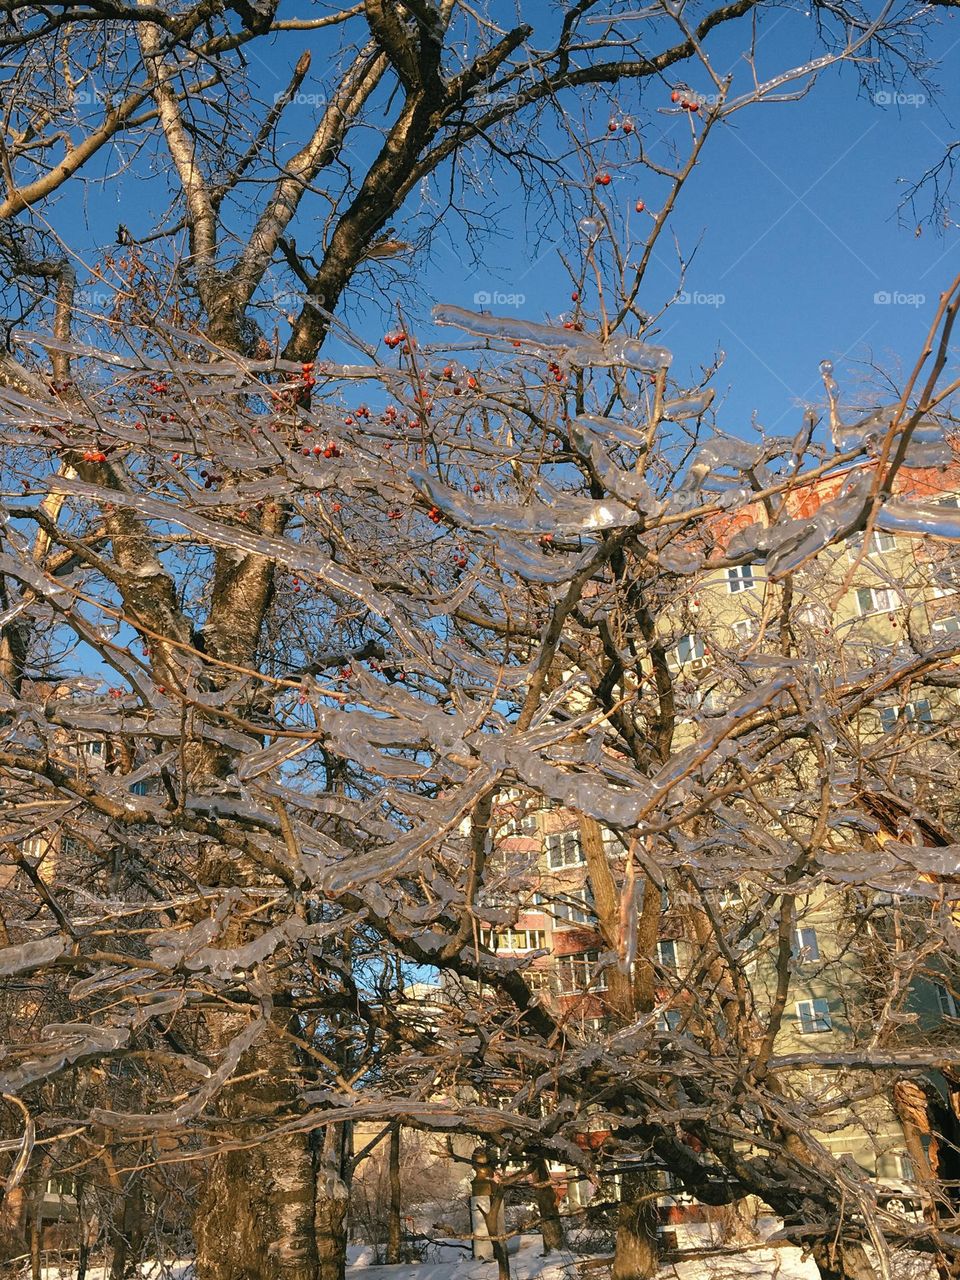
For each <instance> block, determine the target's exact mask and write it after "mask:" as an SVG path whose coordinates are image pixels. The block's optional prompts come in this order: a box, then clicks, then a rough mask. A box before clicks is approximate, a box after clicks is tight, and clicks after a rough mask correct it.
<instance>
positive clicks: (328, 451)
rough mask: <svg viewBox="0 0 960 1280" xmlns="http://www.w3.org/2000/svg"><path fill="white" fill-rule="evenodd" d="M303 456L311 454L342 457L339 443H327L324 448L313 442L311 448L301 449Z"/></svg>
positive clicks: (318, 456)
mask: <svg viewBox="0 0 960 1280" xmlns="http://www.w3.org/2000/svg"><path fill="white" fill-rule="evenodd" d="M302 453H303V456H304V457H305V458H309V457H310V455H311V454H313V456H314V457H315V458H342V457H343V451H342V450H341V448H340V446H339V445H336V444H328V445H327V446H326V448H324V446H323V445H322V444H315V445H314V446H313V448H312V449H309V448H307V449H303V450H302Z"/></svg>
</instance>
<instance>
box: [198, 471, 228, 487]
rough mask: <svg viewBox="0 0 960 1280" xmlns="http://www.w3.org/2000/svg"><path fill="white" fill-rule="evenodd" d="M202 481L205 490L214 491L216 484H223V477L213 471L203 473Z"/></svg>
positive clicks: (201, 473)
mask: <svg viewBox="0 0 960 1280" xmlns="http://www.w3.org/2000/svg"><path fill="white" fill-rule="evenodd" d="M200 479H201V480H202V481H203V487H204V488H205V489H212V488H213V486H214V485H215V484H220V483H222V481H223V476H218V475H214V473H213V472H212V471H201V472H200Z"/></svg>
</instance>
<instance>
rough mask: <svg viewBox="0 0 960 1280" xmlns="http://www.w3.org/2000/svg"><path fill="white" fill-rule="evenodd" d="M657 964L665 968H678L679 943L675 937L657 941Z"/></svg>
mask: <svg viewBox="0 0 960 1280" xmlns="http://www.w3.org/2000/svg"><path fill="white" fill-rule="evenodd" d="M657 964H659V965H662V966H663V968H664V969H676V967H677V944H676V941H675V940H674V939H673V938H664V939H663V940H662V941H661V942H658V943H657Z"/></svg>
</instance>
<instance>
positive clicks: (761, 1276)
mask: <svg viewBox="0 0 960 1280" xmlns="http://www.w3.org/2000/svg"><path fill="white" fill-rule="evenodd" d="M679 1236H680V1238H679V1240H678V1244H679V1245H680V1247H681V1248H696V1247H697V1246H702V1245H703V1244H704V1243H705V1241H704V1240H703V1239H700V1238H698V1236H697V1235H695V1234H694V1233H693V1232H688V1231H684V1230H683V1229H682V1228H681V1229H680V1232H679ZM540 1249H541V1242H540V1237H539V1236H537V1235H525V1236H521V1238H520V1241H519V1247H518V1248H517V1249H516V1251H515V1252H511V1255H510V1274H511V1280H605V1277H607V1276H608V1275H609V1272H607V1271H605V1270H604V1269H602V1268H596V1269H593V1268H591V1269H589V1270H588V1269H586V1268H585V1269H583V1270H579V1268H578V1264H581V1263H583V1262H585V1261H586V1259H585V1258H583V1257H581V1256H578V1255H576V1254H573V1253H570V1252H568V1251H564V1252H563V1253H561V1254H552V1255H551V1256H550V1257H549V1258H544V1257H543V1256H542V1255H541V1253H540ZM428 1254H429V1256H428V1258H427V1259H426V1260H425V1261H423V1262H421V1263H416V1264H413V1265H409V1266H406V1265H405V1266H397V1267H377V1266H373V1265H372V1258H373V1250H372V1249H370V1248H367V1247H364V1246H353V1247H351V1249H350V1251H349V1255H348V1257H349V1261H348V1266H347V1280H496V1276H497V1267H496V1263H493V1262H476V1261H474V1259H473V1258H471V1257H470V1255H469V1248H468V1246H466V1245H465V1244H463V1242H457V1243H455V1242H453V1241H439V1242H437V1243H436V1244H433V1245H431V1246H430V1247H429V1250H428ZM108 1274H109V1268H106V1269H105V1268H102V1267H90V1268H89V1269H88V1271H87V1280H107V1276H108ZM75 1275H76V1272H75V1271H74V1270H73V1268H72V1267H68V1266H64V1267H62V1268H60V1267H55V1266H54V1267H44V1268H43V1272H42V1277H43V1280H74V1277H75ZM139 1275H140V1277H142V1280H193V1271H192V1268H191V1266H190V1264H189V1262H186V1261H180V1262H168V1263H145V1264H144V1265H143V1267H141V1269H140V1272H139ZM661 1276H662V1277H663V1280H819V1272H818V1271H817V1268H816V1267H815V1266H814V1264H813V1262H811V1261H810V1260H809V1259H808V1260H807V1261H805V1262H804V1261H803V1260H802V1259H801V1256H800V1251H799V1250H798V1249H786V1248H781V1249H774V1248H768V1249H749V1250H745V1251H743V1252H741V1253H738V1254H733V1255H727V1256H724V1257H719V1258H694V1259H691V1260H690V1261H688V1262H680V1263H676V1264H674V1263H670V1264H668V1265H667V1266H666V1267H664V1268H663V1271H662V1272H661Z"/></svg>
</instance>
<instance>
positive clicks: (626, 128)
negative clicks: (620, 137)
mask: <svg viewBox="0 0 960 1280" xmlns="http://www.w3.org/2000/svg"><path fill="white" fill-rule="evenodd" d="M607 128H608V129H609V130H610V132H611V133H616V132H617V130H618V129H622V130H623V132H624V133H633V121H632V120H631V119H630V118H629V116H628V117H627V119H626V120H624V122H623V124H621V123H620V121H619V120H618V119H617V118H616V116H611V117H610V123H609V124H608V125H607Z"/></svg>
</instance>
